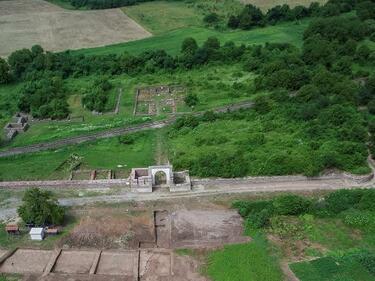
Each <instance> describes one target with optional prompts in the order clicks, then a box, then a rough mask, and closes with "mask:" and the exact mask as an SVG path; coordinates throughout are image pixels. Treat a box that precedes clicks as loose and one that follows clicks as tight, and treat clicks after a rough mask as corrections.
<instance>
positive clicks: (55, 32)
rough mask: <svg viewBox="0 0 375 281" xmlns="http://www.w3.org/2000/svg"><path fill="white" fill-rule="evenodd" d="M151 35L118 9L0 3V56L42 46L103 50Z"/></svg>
mask: <svg viewBox="0 0 375 281" xmlns="http://www.w3.org/2000/svg"><path fill="white" fill-rule="evenodd" d="M149 36H151V34H150V33H149V32H148V31H146V30H145V29H144V28H143V27H141V26H140V25H139V24H137V23H136V22H135V21H133V20H132V19H130V18H129V17H128V16H127V15H125V14H124V13H123V12H122V11H121V10H120V9H109V10H95V11H71V10H65V9H62V8H60V7H57V6H55V5H53V4H50V3H48V2H45V1H42V0H5V1H4V0H2V1H0V56H3V57H4V56H8V55H9V54H10V53H11V52H13V51H14V50H17V49H21V48H30V47H32V46H33V45H35V44H39V45H41V46H42V47H43V48H44V49H45V50H48V51H63V50H67V49H81V48H91V47H99V46H105V45H110V44H115V43H121V42H128V41H132V40H138V39H142V38H145V37H149Z"/></svg>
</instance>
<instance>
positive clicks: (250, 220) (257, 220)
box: [246, 209, 272, 229]
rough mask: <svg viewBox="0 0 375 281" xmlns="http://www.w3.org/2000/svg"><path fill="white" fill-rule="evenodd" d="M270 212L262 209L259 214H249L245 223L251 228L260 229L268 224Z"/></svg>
mask: <svg viewBox="0 0 375 281" xmlns="http://www.w3.org/2000/svg"><path fill="white" fill-rule="evenodd" d="M271 217H272V212H271V211H270V210H269V209H263V210H261V211H260V212H254V213H251V214H250V215H249V216H248V217H247V220H246V223H247V224H248V225H249V226H251V227H252V228H256V229H258V228H262V227H265V226H267V225H268V224H269V221H270V218H271Z"/></svg>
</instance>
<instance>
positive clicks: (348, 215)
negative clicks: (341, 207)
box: [343, 209, 373, 227]
mask: <svg viewBox="0 0 375 281" xmlns="http://www.w3.org/2000/svg"><path fill="white" fill-rule="evenodd" d="M372 219H373V215H372V214H370V213H366V212H363V211H358V210H355V209H351V210H349V211H347V212H345V214H344V219H343V221H344V223H345V224H347V225H349V226H352V227H363V226H366V225H368V224H369V223H370V222H371V220H372Z"/></svg>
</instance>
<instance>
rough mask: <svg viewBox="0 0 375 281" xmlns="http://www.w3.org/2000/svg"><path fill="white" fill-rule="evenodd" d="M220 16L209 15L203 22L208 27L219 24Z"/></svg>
mask: <svg viewBox="0 0 375 281" xmlns="http://www.w3.org/2000/svg"><path fill="white" fill-rule="evenodd" d="M219 20H220V19H219V15H218V14H216V13H209V14H208V15H206V16H205V17H204V18H203V22H205V23H206V24H208V25H215V24H217V23H218V22H219Z"/></svg>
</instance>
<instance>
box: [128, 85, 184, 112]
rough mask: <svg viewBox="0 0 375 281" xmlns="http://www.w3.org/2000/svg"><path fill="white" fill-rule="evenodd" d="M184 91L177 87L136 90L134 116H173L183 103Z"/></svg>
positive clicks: (154, 87) (163, 86)
mask: <svg viewBox="0 0 375 281" xmlns="http://www.w3.org/2000/svg"><path fill="white" fill-rule="evenodd" d="M185 92H186V89H185V88H184V87H182V86H178V85H171V86H168V85H162V86H153V87H144V88H138V89H137V90H136V95H135V106H134V116H149V115H159V114H161V113H163V114H174V113H176V112H177V107H178V105H179V104H182V103H183V99H184V97H185Z"/></svg>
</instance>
